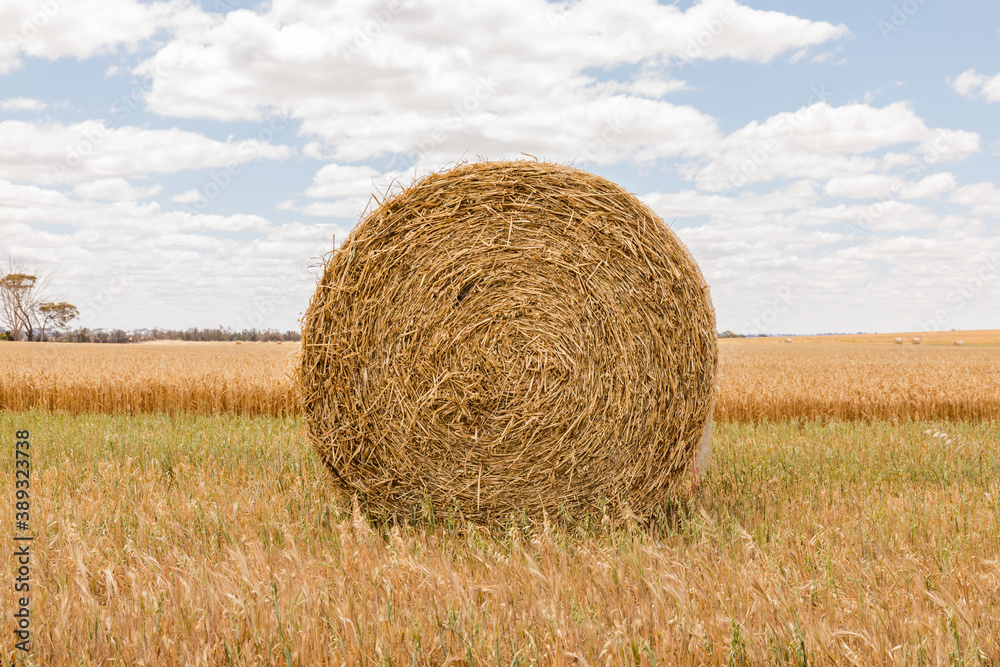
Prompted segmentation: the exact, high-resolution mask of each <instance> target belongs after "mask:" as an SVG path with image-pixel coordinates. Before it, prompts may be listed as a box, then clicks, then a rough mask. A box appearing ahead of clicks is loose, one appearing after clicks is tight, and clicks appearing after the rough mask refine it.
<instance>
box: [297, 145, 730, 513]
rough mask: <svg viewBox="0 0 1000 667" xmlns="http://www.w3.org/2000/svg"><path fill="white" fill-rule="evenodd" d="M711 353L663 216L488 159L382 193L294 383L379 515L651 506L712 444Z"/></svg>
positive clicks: (595, 181)
mask: <svg viewBox="0 0 1000 667" xmlns="http://www.w3.org/2000/svg"><path fill="white" fill-rule="evenodd" d="M717 354H718V352H717V348H716V331H715V313H714V309H713V307H712V301H711V297H710V295H709V291H708V287H707V286H706V284H705V281H704V279H703V278H702V275H701V272H700V270H699V269H698V266H697V265H696V264H695V262H694V261H693V259H692V258H691V255H690V254H689V253H688V251H687V249H686V248H685V246H684V245H683V244H682V243H681V242H680V241H679V240H678V238H677V237H676V236H675V235H674V233H673V232H672V231H670V229H669V228H668V227H667V225H665V224H664V223H663V221H662V220H660V219H659V218H658V217H657V216H656V215H655V214H654V213H653V212H652V211H651V210H650V209H649V208H648V207H646V206H645V205H644V204H642V203H641V202H639V201H638V200H637V199H636V198H635V197H633V196H632V195H631V194H629V193H628V192H627V191H625V190H624V189H622V188H621V187H619V186H617V185H615V184H614V183H611V182H610V181H607V180H605V179H603V178H600V177H598V176H595V175H593V174H590V173H587V172H584V171H580V170H577V169H573V168H570V167H565V166H561V165H556V164H548V163H539V162H525V161H512V162H481V163H476V164H466V165H461V166H459V167H456V168H454V169H451V170H450V171H446V172H443V173H438V174H432V175H430V176H427V177H426V178H424V179H422V180H420V181H418V182H416V183H415V184H413V185H411V186H410V187H408V188H405V189H403V190H402V191H400V192H398V193H396V194H395V195H393V196H392V197H390V198H388V199H386V200H385V201H383V202H382V203H381V205H379V206H378V207H377V208H376V209H375V210H373V211H371V212H370V213H369V214H368V215H367V216H366V217H365V218H364V219H363V220H362V221H361V222H360V223H359V224H358V225H357V226H356V227H355V229H354V230H353V231H352V232H351V234H350V236H349V237H348V239H347V240H346V241H345V242H344V243H343V245H342V246H341V247H340V249H339V250H337V251H335V252H334V253H333V254H332V255H331V256H330V258H329V260H328V261H327V263H326V265H325V268H324V271H323V275H322V277H321V278H320V280H319V283H318V286H317V289H316V292H315V294H314V295H313V297H312V300H311V301H310V304H309V308H308V311H307V312H306V315H305V317H304V318H303V330H302V357H301V364H300V369H299V378H298V384H299V390H300V392H301V396H302V404H303V409H304V413H305V421H306V425H307V430H308V435H309V438H310V440H311V442H312V445H313V446H314V448H315V449H316V451H317V452H318V454H319V456H320V457H321V458H322V460H323V461H324V462H325V463H326V465H327V466H328V467H329V468H330V470H331V471H332V473H333V479H334V480H335V482H336V483H337V484H338V485H339V486H340V487H341V488H342V489H343V490H344V491H346V492H348V493H349V494H351V495H357V496H358V497H359V498H360V500H361V501H362V502H363V503H364V504H365V505H366V506H367V508H368V509H369V511H371V512H373V513H375V514H394V513H403V514H408V513H410V512H412V511H414V510H415V508H418V507H419V508H421V510H422V511H426V510H427V508H428V507H430V508H431V511H433V512H435V513H436V514H438V515H444V514H446V513H449V512H452V511H454V510H456V509H457V510H459V511H460V512H461V513H462V514H463V515H464V516H466V517H467V518H473V519H477V520H483V519H492V518H503V517H506V516H509V514H510V513H517V514H520V513H521V512H522V511H524V512H526V513H527V514H529V515H532V516H538V515H540V514H541V513H542V512H543V511H547V512H557V511H560V510H565V511H568V512H570V513H573V514H576V513H578V512H588V511H590V510H593V509H594V508H596V507H597V503H598V501H599V500H600V499H602V498H603V499H605V500H607V501H608V502H609V503H612V504H619V503H620V504H621V505H623V506H624V507H627V508H628V510H629V511H631V512H633V513H635V514H637V515H644V514H647V513H649V512H651V511H652V510H653V509H654V508H655V507H656V506H657V505H659V504H660V503H662V502H663V501H665V500H667V499H668V498H670V497H671V496H672V495H673V493H674V490H675V488H676V483H677V482H678V481H679V479H680V477H681V475H682V473H683V472H684V471H685V470H686V469H687V468H688V467H689V466H690V465H691V464H692V459H693V458H694V456H695V454H696V452H697V451H698V450H699V445H702V447H701V449H702V451H704V443H703V442H702V440H703V434H704V433H705V432H706V431H707V429H706V423H707V421H708V419H709V415H710V412H711V406H712V402H713V398H714V391H715V372H716V361H717ZM708 432H709V433H710V431H708ZM709 437H710V436H709Z"/></svg>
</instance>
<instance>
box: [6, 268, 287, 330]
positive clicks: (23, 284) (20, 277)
mask: <svg viewBox="0 0 1000 667" xmlns="http://www.w3.org/2000/svg"><path fill="white" fill-rule="evenodd" d="M49 277H50V276H49V275H48V274H47V273H46V272H44V271H42V270H40V269H38V268H35V267H30V266H28V265H27V264H25V263H24V262H22V261H20V260H15V259H11V260H9V262H8V265H7V269H6V270H5V271H4V270H2V269H0V341H19V340H27V341H48V342H59V343H141V342H144V341H152V340H184V341H242V342H246V343H253V342H264V343H268V342H282V341H289V342H291V341H298V340H300V339H301V338H302V335H301V334H300V333H299V332H298V331H283V332H282V331H276V330H274V329H242V330H239V331H235V330H232V329H228V328H226V327H222V326H220V327H216V328H214V329H199V328H198V327H190V328H188V329H183V330H182V329H161V328H153V329H132V330H130V331H125V330H123V329H88V328H87V327H78V328H76V329H72V330H70V329H67V325H68V324H69V323H70V322H72V321H73V320H75V319H76V318H77V317H79V316H80V311H79V310H77V308H76V306H74V305H73V304H71V303H67V302H65V301H55V300H53V299H51V298H50V297H49V296H48V284H49Z"/></svg>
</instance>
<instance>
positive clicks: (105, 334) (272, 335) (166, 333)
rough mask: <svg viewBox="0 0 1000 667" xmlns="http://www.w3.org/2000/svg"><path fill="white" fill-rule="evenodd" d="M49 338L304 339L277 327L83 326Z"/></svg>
mask: <svg viewBox="0 0 1000 667" xmlns="http://www.w3.org/2000/svg"><path fill="white" fill-rule="evenodd" d="M45 339H46V340H47V341H51V342H54V343H143V342H147V341H154V340H183V341H192V342H213V341H214V342H225V341H230V342H231V341H241V342H244V343H276V342H297V341H299V340H301V339H302V334H301V333H300V332H298V331H277V330H275V329H241V330H239V331H236V330H233V329H229V328H227V327H216V328H214V329H199V328H198V327H190V328H188V329H160V328H153V329H131V330H129V331H125V330H124V329H88V328H87V327H79V328H78V329H74V330H71V331H54V332H52V333H49V334H46V338H45Z"/></svg>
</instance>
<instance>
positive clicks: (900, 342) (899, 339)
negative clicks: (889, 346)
mask: <svg viewBox="0 0 1000 667" xmlns="http://www.w3.org/2000/svg"><path fill="white" fill-rule="evenodd" d="M902 344H903V339H902V338H900V337H898V336H897V337H896V345H902Z"/></svg>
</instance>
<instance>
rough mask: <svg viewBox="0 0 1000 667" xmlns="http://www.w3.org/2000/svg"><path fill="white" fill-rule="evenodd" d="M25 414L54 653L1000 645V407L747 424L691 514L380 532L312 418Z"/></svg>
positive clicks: (4, 594) (242, 660) (106, 656)
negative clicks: (312, 434)
mask: <svg viewBox="0 0 1000 667" xmlns="http://www.w3.org/2000/svg"><path fill="white" fill-rule="evenodd" d="M15 428H17V429H20V428H29V429H30V430H31V433H32V443H33V445H32V446H33V452H34V461H33V463H34V484H33V488H34V489H35V491H34V500H33V515H32V523H33V525H34V527H35V528H34V532H35V536H36V537H35V541H34V543H33V549H34V554H35V556H34V560H33V562H32V567H33V574H34V580H35V590H34V594H33V601H32V608H33V619H34V620H33V623H34V629H35V632H36V635H35V639H34V640H35V651H36V653H35V658H36V659H37V662H38V663H39V664H46V665H70V664H72V665H96V664H146V665H180V664H186V665H209V664H211V665H215V664H271V665H288V664H310V665H322V664H383V663H385V664H451V663H457V662H461V663H462V664H484V665H485V664H500V665H510V664H543V665H565V664H595V665H596V664H610V665H624V664H629V665H651V664H678V665H685V664H705V663H710V664H726V663H728V664H736V665H742V664H761V663H769V664H770V663H778V664H799V665H804V664H813V663H825V664H859V665H860V664H863V665H868V664H996V661H997V660H1000V617H998V616H997V614H996V609H998V608H1000V558H998V554H1000V459H998V455H1000V435H998V432H997V430H996V428H995V427H994V426H992V425H990V424H988V423H983V422H980V423H971V422H937V423H918V422H909V423H905V424H900V425H892V424H889V423H887V422H873V423H865V422H853V423H848V422H842V421H838V420H829V421H826V422H822V421H815V420H813V421H804V422H800V423H796V422H791V421H785V422H781V423H760V424H745V423H743V424H741V423H724V424H721V425H719V427H718V428H717V431H716V444H715V465H714V466H713V468H711V469H710V470H709V472H708V473H707V474H706V475H705V476H704V477H703V478H702V480H701V484H700V488H699V490H698V492H697V493H696V494H692V495H691V496H690V497H688V498H686V499H683V498H682V499H679V501H678V503H679V504H678V506H677V508H676V509H675V511H674V512H673V514H672V515H671V518H670V519H665V520H663V521H661V522H660V523H658V524H656V525H654V526H652V527H650V528H648V529H644V528H640V527H637V526H635V525H634V524H628V523H620V522H619V520H618V519H617V518H615V517H613V516H612V517H609V518H608V519H607V520H603V519H602V518H600V517H599V515H598V516H596V517H594V522H593V523H589V524H585V525H580V524H569V525H564V524H563V522H562V520H561V519H560V518H559V517H551V519H550V523H549V525H548V526H537V527H534V528H532V527H527V528H521V527H519V522H517V521H516V520H514V521H512V522H511V523H510V524H509V525H507V526H504V527H501V528H496V529H494V530H492V531H487V530H486V529H484V528H480V527H475V526H471V525H466V524H463V523H462V522H461V521H459V520H456V521H454V522H451V521H449V522H445V524H444V525H442V524H440V523H438V524H431V523H428V521H427V520H424V519H421V518H419V517H418V518H417V519H416V522H415V525H397V526H393V527H381V528H380V527H379V526H374V527H373V526H372V525H371V524H369V523H368V522H367V521H365V520H363V519H362V517H361V515H360V514H359V513H358V512H357V511H353V510H352V509H351V506H350V504H349V503H345V502H344V501H343V500H342V499H340V498H339V497H337V495H336V494H335V493H334V492H333V491H332V488H331V485H330V483H329V477H328V473H327V471H326V470H325V469H324V468H323V467H322V465H321V464H320V462H319V460H318V458H317V457H316V456H314V455H313V453H312V452H311V450H310V449H309V447H308V445H307V443H306V441H305V438H304V437H303V432H302V426H301V423H300V421H299V420H297V419H294V418H270V417H265V418H255V419H250V418H247V417H242V416H232V415H217V416H213V417H198V416H190V415H178V416H173V417H171V416H167V415H141V416H109V415H81V416H71V415H68V414H65V413H48V412H37V411H35V412H22V413H10V412H0V432H3V433H12V432H13V431H14V429H15ZM11 498H12V496H11V494H4V495H3V496H2V498H0V513H2V514H3V515H4V516H11V515H12V512H13V508H12V506H11V503H12V500H11ZM8 553H9V551H8ZM7 561H8V562H7V563H5V565H4V567H3V570H2V573H0V603H2V606H3V608H4V609H10V608H11V605H12V602H13V601H12V600H11V598H10V596H11V595H13V593H12V591H13V579H12V577H13V575H12V574H11V573H12V572H13V564H12V561H10V556H8V557H7ZM10 623H11V618H10V616H9V615H6V616H5V618H4V620H3V621H0V632H2V634H3V636H4V637H7V638H10V637H11V636H12V633H11V630H12V627H11V626H10ZM11 643H12V642H10V641H6V640H5V642H4V648H3V650H4V651H7V653H6V654H5V655H4V657H5V658H7V659H10V658H12V657H14V656H13V655H12V654H11V653H10V652H9V651H12V649H10V648H9V647H10V645H11ZM990 661H992V663H991V662H990Z"/></svg>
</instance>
